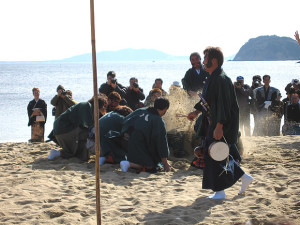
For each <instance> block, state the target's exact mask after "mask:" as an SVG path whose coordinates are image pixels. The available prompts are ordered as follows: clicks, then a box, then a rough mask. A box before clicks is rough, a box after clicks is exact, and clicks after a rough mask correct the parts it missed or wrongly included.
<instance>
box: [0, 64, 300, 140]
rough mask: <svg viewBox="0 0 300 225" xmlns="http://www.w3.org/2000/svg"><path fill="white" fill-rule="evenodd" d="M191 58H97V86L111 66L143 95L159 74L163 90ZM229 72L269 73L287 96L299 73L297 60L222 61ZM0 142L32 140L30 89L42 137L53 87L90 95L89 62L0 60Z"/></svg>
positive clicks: (233, 74) (247, 80)
mask: <svg viewBox="0 0 300 225" xmlns="http://www.w3.org/2000/svg"><path fill="white" fill-rule="evenodd" d="M188 68H190V63H189V61H188V60H187V61H163V62H162V61H156V62H101V63H98V68H97V70H98V87H99V86H100V85H101V84H102V83H104V82H105V81H106V73H107V72H108V71H109V70H114V71H115V72H116V74H117V79H118V82H120V83H121V84H123V85H125V86H127V85H128V83H129V78H130V77H133V76H135V77H137V78H138V79H139V84H140V86H141V87H142V88H143V89H144V93H145V94H146V95H147V94H148V93H149V91H150V90H151V87H152V84H153V82H154V79H155V78H158V77H160V78H162V79H163V81H164V83H163V88H164V89H165V90H166V91H167V90H168V89H169V87H170V85H171V84H172V82H173V81H175V80H177V81H180V80H181V79H182V78H183V76H184V74H185V72H186V70H187V69H188ZM223 68H224V70H225V72H226V73H227V75H228V76H229V77H230V78H231V79H232V80H235V79H236V77H237V76H244V78H245V83H247V84H251V78H252V76H253V75H256V74H259V75H264V74H269V75H271V86H274V87H276V88H278V89H279V90H280V91H281V93H282V96H283V97H285V91H284V88H285V86H286V84H287V83H289V82H291V80H292V79H293V78H298V79H299V78H300V64H299V63H297V61H272V62H233V61H228V62H225V63H224V66H223ZM0 83H1V89H0V97H1V100H0V110H1V113H0V124H1V131H0V142H24V141H27V140H28V139H30V132H31V130H30V128H29V127H28V126H27V122H28V117H27V105H28V102H29V101H30V100H32V99H33V96H32V92H31V89H32V88H33V87H38V88H40V90H41V94H40V98H41V99H43V100H45V101H46V103H47V105H48V120H47V123H46V130H45V139H46V136H47V135H48V134H49V133H50V131H51V130H52V127H53V121H54V117H53V116H52V115H51V110H52V105H51V104H50V101H51V99H52V98H53V96H54V95H55V94H56V87H57V86H58V85H59V84H61V85H63V86H64V87H65V88H66V89H70V90H72V92H73V97H74V100H75V101H77V102H82V101H87V100H88V99H90V98H91V97H92V95H93V74H92V64H91V63H57V62H55V63H53V62H7V63H4V62H2V63H0Z"/></svg>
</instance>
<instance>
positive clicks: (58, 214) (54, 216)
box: [44, 211, 64, 219]
mask: <svg viewBox="0 0 300 225" xmlns="http://www.w3.org/2000/svg"><path fill="white" fill-rule="evenodd" d="M44 213H45V214H47V215H48V216H50V219H53V218H56V217H60V216H62V215H63V214H64V213H63V212H55V211H45V212H44Z"/></svg>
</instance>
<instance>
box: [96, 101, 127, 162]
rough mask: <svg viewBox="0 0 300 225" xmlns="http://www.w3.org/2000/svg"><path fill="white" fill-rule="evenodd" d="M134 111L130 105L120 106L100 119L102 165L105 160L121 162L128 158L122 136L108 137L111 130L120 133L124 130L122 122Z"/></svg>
mask: <svg viewBox="0 0 300 225" xmlns="http://www.w3.org/2000/svg"><path fill="white" fill-rule="evenodd" d="M130 113H132V109H131V108H129V107H128V106H118V107H117V108H115V109H114V110H113V111H112V112H109V113H107V114H105V116H103V117H101V118H100V119H99V127H100V146H101V151H100V160H99V162H100V165H103V164H104V163H105V162H108V163H120V162H121V161H122V160H126V154H127V152H126V149H124V148H122V145H121V144H120V142H121V141H122V140H123V139H122V138H117V140H118V141H116V139H111V138H109V137H107V135H108V133H109V132H110V131H113V132H118V133H120V132H121V130H122V123H123V121H124V118H125V116H128V115H129V114H130Z"/></svg>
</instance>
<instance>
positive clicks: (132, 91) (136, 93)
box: [125, 77, 145, 110]
mask: <svg viewBox="0 0 300 225" xmlns="http://www.w3.org/2000/svg"><path fill="white" fill-rule="evenodd" d="M129 84H130V86H129V87H128V88H127V91H126V95H125V100H126V101H127V105H128V106H129V107H130V108H131V109H132V110H136V109H138V108H141V107H143V103H141V102H140V101H142V100H144V99H145V95H144V93H143V89H142V88H140V87H139V84H138V79H137V78H135V77H131V78H130V80H129Z"/></svg>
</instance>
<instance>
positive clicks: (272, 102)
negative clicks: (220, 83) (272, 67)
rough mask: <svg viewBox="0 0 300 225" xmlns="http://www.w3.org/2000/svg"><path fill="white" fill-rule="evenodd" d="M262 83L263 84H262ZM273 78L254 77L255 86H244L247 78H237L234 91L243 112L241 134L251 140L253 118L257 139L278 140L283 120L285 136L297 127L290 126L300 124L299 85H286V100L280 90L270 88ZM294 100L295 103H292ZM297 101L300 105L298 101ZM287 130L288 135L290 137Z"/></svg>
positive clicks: (293, 82)
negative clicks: (271, 138) (251, 120)
mask: <svg viewBox="0 0 300 225" xmlns="http://www.w3.org/2000/svg"><path fill="white" fill-rule="evenodd" d="M262 82H263V84H262ZM270 82H271V77H270V75H264V76H263V77H262V78H261V76H260V75H255V76H253V78H252V86H251V87H250V86H249V85H247V84H244V78H243V77H242V76H238V77H237V79H236V82H234V87H235V91H236V96H237V100H238V103H239V109H240V131H243V133H244V134H245V135H246V136H250V135H251V132H250V130H251V129H250V114H252V115H253V118H254V129H253V134H252V135H254V136H278V135H280V128H281V119H282V117H283V116H284V126H283V127H284V128H285V129H282V133H283V135H286V134H292V133H293V132H292V130H294V131H295V132H296V130H297V129H296V130H295V128H296V127H297V125H296V126H294V125H292V127H290V128H288V127H289V126H290V125H291V124H295V123H299V122H300V112H299V106H300V102H299V95H300V83H299V80H298V79H293V80H292V81H291V83H289V84H287V85H286V88H285V91H286V95H287V97H286V98H285V99H283V100H281V98H282V96H281V93H280V91H279V90H278V89H277V88H274V87H272V86H270ZM292 99H294V100H293V101H292ZM297 99H298V101H297ZM287 130H289V131H288V133H287Z"/></svg>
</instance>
